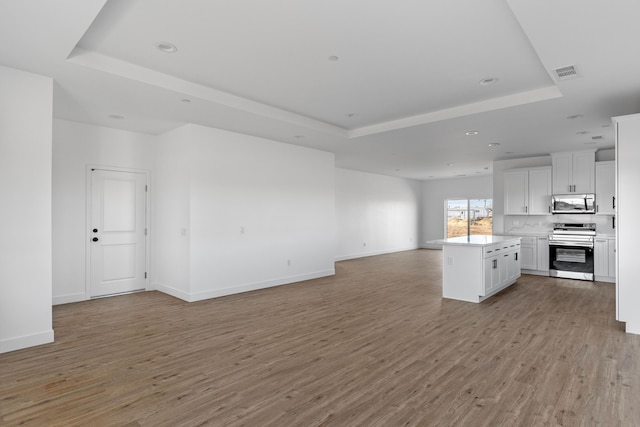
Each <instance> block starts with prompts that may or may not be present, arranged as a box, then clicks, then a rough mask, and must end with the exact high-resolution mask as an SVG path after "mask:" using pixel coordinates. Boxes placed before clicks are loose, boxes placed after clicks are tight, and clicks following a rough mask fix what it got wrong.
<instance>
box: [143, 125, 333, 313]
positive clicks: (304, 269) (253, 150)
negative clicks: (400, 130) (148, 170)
mask: <svg viewBox="0 0 640 427" xmlns="http://www.w3.org/2000/svg"><path fill="white" fill-rule="evenodd" d="M179 147H183V148H179ZM182 149H186V150H187V152H188V155H186V157H184V158H181V159H180V161H181V162H184V163H182V164H181V165H178V166H176V165H175V164H174V162H173V161H172V159H171V158H170V156H172V155H173V154H175V153H176V152H177V151H180V150H182ZM176 167H177V169H176ZM166 173H169V174H171V173H173V174H177V175H179V176H180V179H182V180H183V181H182V183H184V179H185V173H188V177H187V178H186V180H187V184H188V197H187V199H188V203H189V208H188V215H189V221H188V222H187V221H186V218H185V214H186V212H185V211H182V212H174V213H172V214H170V215H161V214H160V212H159V211H160V210H161V209H160V206H168V205H170V204H171V203H174V202H175V201H174V200H173V198H174V197H177V198H178V199H179V200H184V198H185V196H184V192H185V191H186V189H185V188H184V187H185V185H183V184H180V185H178V186H174V187H173V188H168V186H169V185H170V183H169V181H168V180H164V181H162V180H160V179H156V180H154V182H155V185H156V193H155V198H154V200H155V201H154V210H155V211H158V214H157V215H156V216H155V218H156V221H157V222H156V223H155V225H154V226H155V227H156V228H157V229H160V230H163V231H162V233H164V236H162V237H161V238H160V239H159V240H158V242H161V241H165V242H167V241H179V240H180V237H178V236H181V235H182V233H183V229H184V232H185V233H186V236H183V237H186V238H187V240H188V242H187V243H186V245H187V247H188V254H187V255H186V256H187V258H188V262H189V272H188V275H187V274H185V272H184V265H183V264H181V263H182V261H180V262H179V263H177V265H176V272H175V273H172V272H171V271H170V270H171V269H172V268H173V267H172V266H173V262H174V261H173V259H171V257H170V256H169V255H170V254H169V253H168V252H167V251H166V250H163V249H162V248H159V247H156V248H155V249H154V251H155V252H154V253H155V254H156V263H155V264H156V272H155V276H154V277H155V281H156V284H155V287H156V288H157V289H159V290H162V291H164V292H167V293H169V294H172V295H175V296H177V297H180V298H183V299H185V300H187V301H196V300H200V299H205V298H212V297H216V296H222V295H228V294H232V293H237V292H243V291H248V290H253V289H259V288H264V287H268V286H275V285H279V284H284V283H291V282H297V281H300V280H305V279H309V278H315V277H321V276H326V275H331V274H334V271H335V270H334V266H333V256H334V245H335V209H334V203H335V191H334V177H333V174H334V155H333V154H331V153H326V152H322V151H317V150H312V149H308V148H303V147H297V146H294V145H288V144H282V143H278V142H275V141H271V140H267V139H263V138H257V137H252V136H247V135H241V134H237V133H233V132H227V131H222V130H218V129H212V128H207V127H203V126H198V125H186V126H185V127H184V129H180V130H177V131H174V132H173V133H172V134H169V135H164V136H163V138H162V149H161V150H158V152H157V159H156V170H155V173H154V175H155V176H156V177H158V178H160V177H163V176H165V174H166ZM154 247H155V246H154ZM179 252H180V253H181V254H183V253H184V252H185V251H184V249H181V250H180V251H179ZM181 260H183V259H182V258H181ZM161 265H162V266H163V267H162V268H159V266H161ZM176 280H178V281H183V280H188V283H187V284H185V283H183V282H179V283H176Z"/></svg>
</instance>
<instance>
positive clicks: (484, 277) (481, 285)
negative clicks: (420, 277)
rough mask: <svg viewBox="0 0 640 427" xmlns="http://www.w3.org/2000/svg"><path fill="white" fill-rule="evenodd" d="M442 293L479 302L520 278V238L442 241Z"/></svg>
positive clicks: (500, 237) (476, 238) (444, 295)
mask: <svg viewBox="0 0 640 427" xmlns="http://www.w3.org/2000/svg"><path fill="white" fill-rule="evenodd" d="M442 244H443V246H442V252H443V263H444V265H443V268H442V296H443V297H444V298H451V299H457V300H461V301H469V302H481V301H484V300H485V299H487V298H489V297H490V296H491V295H493V294H495V293H497V292H499V291H501V290H502V289H504V288H506V287H507V286H510V285H512V284H514V283H515V281H516V280H517V279H518V277H520V262H521V257H520V238H519V237H513V236H468V237H467V236H464V237H453V238H450V239H446V240H444V241H443V242H442Z"/></svg>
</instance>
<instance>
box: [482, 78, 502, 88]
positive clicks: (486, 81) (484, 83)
mask: <svg viewBox="0 0 640 427" xmlns="http://www.w3.org/2000/svg"><path fill="white" fill-rule="evenodd" d="M497 81H498V78H497V77H487V78H486V79H482V80H480V84H481V85H482V86H489V85H492V84H494V83H496V82H497Z"/></svg>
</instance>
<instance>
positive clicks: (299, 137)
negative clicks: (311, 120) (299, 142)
mask: <svg viewBox="0 0 640 427" xmlns="http://www.w3.org/2000/svg"><path fill="white" fill-rule="evenodd" d="M294 138H295V139H302V138H304V135H294Z"/></svg>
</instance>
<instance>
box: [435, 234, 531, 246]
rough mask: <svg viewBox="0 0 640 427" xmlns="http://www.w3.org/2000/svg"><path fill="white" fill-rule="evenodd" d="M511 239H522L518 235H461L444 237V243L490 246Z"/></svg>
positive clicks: (442, 241)
mask: <svg viewBox="0 0 640 427" xmlns="http://www.w3.org/2000/svg"><path fill="white" fill-rule="evenodd" d="M510 240H520V237H516V236H493V235H491V236H461V237H451V238H449V239H443V240H441V241H440V242H441V243H442V244H443V245H464V246H488V245H493V244H494V243H501V242H507V241H510Z"/></svg>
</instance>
